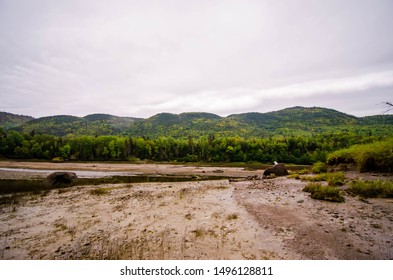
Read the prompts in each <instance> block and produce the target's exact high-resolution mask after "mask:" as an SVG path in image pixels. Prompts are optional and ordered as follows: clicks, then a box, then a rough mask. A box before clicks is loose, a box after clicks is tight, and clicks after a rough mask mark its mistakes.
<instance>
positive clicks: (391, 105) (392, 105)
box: [382, 101, 393, 114]
mask: <svg viewBox="0 0 393 280" xmlns="http://www.w3.org/2000/svg"><path fill="white" fill-rule="evenodd" d="M382 103H383V104H386V105H387V106H390V107H392V108H389V109H387V110H386V111H385V112H383V114H386V113H387V112H389V111H392V110H393V103H391V102H388V101H386V102H382Z"/></svg>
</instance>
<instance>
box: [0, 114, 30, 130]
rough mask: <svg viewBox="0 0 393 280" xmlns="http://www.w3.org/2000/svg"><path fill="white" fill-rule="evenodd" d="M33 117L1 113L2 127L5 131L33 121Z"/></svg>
mask: <svg viewBox="0 0 393 280" xmlns="http://www.w3.org/2000/svg"><path fill="white" fill-rule="evenodd" d="M33 119H34V118H33V117H30V116H24V115H16V114H11V113H7V112H0V127H2V128H4V129H9V128H14V127H16V126H20V125H21V124H23V123H25V122H28V121H31V120H33Z"/></svg>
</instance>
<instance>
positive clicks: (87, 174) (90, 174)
mask: <svg viewBox="0 0 393 280" xmlns="http://www.w3.org/2000/svg"><path fill="white" fill-rule="evenodd" d="M1 171H5V172H20V173H23V172H24V173H41V174H42V175H44V176H45V175H49V174H50V173H53V172H57V171H60V172H74V173H75V174H76V176H78V178H103V177H113V176H138V175H142V174H143V172H113V171H86V170H62V169H58V170H50V169H28V168H0V172H1Z"/></svg>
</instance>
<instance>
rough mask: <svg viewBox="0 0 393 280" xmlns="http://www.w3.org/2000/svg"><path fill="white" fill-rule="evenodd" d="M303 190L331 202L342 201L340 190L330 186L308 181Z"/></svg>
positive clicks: (315, 197)
mask: <svg viewBox="0 0 393 280" xmlns="http://www.w3.org/2000/svg"><path fill="white" fill-rule="evenodd" d="M303 191H304V192H309V193H311V197H312V198H314V199H318V200H326V201H331V202H344V201H345V198H344V197H343V196H342V192H341V190H339V189H337V188H335V187H332V186H322V185H321V184H320V183H309V184H308V185H307V186H305V187H304V189H303Z"/></svg>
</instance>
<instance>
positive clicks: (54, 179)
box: [46, 172, 78, 188]
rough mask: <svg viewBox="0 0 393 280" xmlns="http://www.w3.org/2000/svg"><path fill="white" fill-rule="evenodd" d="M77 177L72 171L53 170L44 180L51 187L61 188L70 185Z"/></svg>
mask: <svg viewBox="0 0 393 280" xmlns="http://www.w3.org/2000/svg"><path fill="white" fill-rule="evenodd" d="M76 179H78V177H77V176H76V174H75V173H74V172H53V173H51V174H49V176H48V177H46V182H47V183H48V185H50V186H51V187H55V188H62V187H69V186H71V185H72V184H73V183H74V182H75V181H76Z"/></svg>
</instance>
